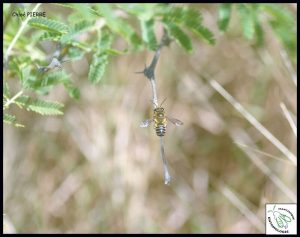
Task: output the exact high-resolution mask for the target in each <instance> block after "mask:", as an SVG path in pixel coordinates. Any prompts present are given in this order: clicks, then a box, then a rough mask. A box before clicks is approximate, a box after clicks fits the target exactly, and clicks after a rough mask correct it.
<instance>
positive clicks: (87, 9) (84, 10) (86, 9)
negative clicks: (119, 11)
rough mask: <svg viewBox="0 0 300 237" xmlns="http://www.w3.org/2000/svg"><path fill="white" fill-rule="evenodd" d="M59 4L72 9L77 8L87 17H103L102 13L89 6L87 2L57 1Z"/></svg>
mask: <svg viewBox="0 0 300 237" xmlns="http://www.w3.org/2000/svg"><path fill="white" fill-rule="evenodd" d="M55 4H57V5H60V6H63V7H68V8H72V9H76V10H77V11H78V12H79V13H80V14H81V15H82V16H84V17H86V18H90V17H91V16H96V17H101V16H102V15H101V14H100V13H99V12H98V11H96V10H95V9H93V8H92V7H89V6H87V4H86V3H85V4H82V3H80V4H79V3H55Z"/></svg>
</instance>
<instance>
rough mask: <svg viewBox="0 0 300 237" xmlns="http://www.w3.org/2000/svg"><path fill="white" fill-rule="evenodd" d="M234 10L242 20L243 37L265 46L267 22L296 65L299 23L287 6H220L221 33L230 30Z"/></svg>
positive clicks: (219, 21)
mask: <svg viewBox="0 0 300 237" xmlns="http://www.w3.org/2000/svg"><path fill="white" fill-rule="evenodd" d="M234 9H235V10H236V11H237V13H238V16H239V18H240V24H241V29H242V32H243V36H244V37H245V38H246V39H247V40H253V39H255V41H256V42H255V44H256V45H257V46H262V45H263V44H264V30H263V27H262V25H263V22H264V21H267V22H268V23H269V25H270V27H271V29H272V30H273V32H274V34H275V36H277V38H278V39H279V40H280V41H281V43H282V44H283V46H284V48H285V49H286V50H287V52H288V54H289V55H290V56H291V59H292V61H293V62H294V63H296V60H297V58H296V51H297V41H296V40H297V36H296V35H297V34H296V33H297V31H296V30H297V21H296V18H295V17H293V16H292V14H291V12H290V10H289V9H287V8H286V6H284V5H282V4H229V3H224V4H220V6H219V18H218V26H219V29H220V30H221V31H223V32H224V31H227V30H228V27H229V23H230V19H231V15H232V11H233V10H234Z"/></svg>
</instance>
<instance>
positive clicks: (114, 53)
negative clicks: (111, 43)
mask: <svg viewBox="0 0 300 237" xmlns="http://www.w3.org/2000/svg"><path fill="white" fill-rule="evenodd" d="M105 53H107V54H109V55H114V56H116V55H124V54H126V53H128V49H125V50H122V51H120V50H117V49H112V48H108V49H106V50H105Z"/></svg>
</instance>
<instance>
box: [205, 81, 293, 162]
mask: <svg viewBox="0 0 300 237" xmlns="http://www.w3.org/2000/svg"><path fill="white" fill-rule="evenodd" d="M202 78H203V77H202ZM203 79H205V80H207V79H206V78H203ZM209 83H210V84H211V86H212V87H213V88H214V89H215V90H216V91H218V92H219V93H220V94H221V95H222V96H223V97H224V98H225V99H226V100H227V101H228V102H229V103H230V104H231V105H232V106H233V107H234V108H235V109H236V110H237V111H239V112H240V113H241V114H242V115H243V116H244V117H245V118H246V119H247V120H248V121H249V122H250V123H251V124H252V125H253V126H254V127H255V128H256V129H257V130H258V131H259V132H260V133H261V134H262V135H264V136H265V137H266V138H267V139H268V140H269V141H270V142H271V143H272V144H273V145H274V146H276V147H277V148H278V149H279V150H280V151H281V152H282V153H283V154H284V155H285V156H286V157H287V158H288V159H290V160H291V161H292V162H293V163H294V164H295V165H297V158H296V156H295V155H294V154H293V153H292V152H290V150H289V149H288V148H286V146H285V145H283V144H282V143H281V142H280V141H279V140H278V139H277V138H276V137H275V136H274V135H273V134H272V133H270V132H269V130H267V129H266V128H265V127H264V126H263V125H262V124H261V123H260V122H258V121H257V119H256V118H255V117H254V116H253V115H251V114H250V113H249V112H248V111H247V110H246V109H244V107H243V106H242V105H241V104H240V103H239V102H237V100H236V99H234V98H233V97H232V96H231V95H230V94H229V93H228V92H227V91H226V90H225V89H224V88H223V87H222V86H221V85H220V84H219V83H218V82H216V81H215V80H210V81H209Z"/></svg>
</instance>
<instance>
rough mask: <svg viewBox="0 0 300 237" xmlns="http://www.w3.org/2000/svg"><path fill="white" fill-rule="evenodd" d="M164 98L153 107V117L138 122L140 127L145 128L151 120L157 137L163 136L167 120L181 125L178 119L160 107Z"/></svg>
mask: <svg viewBox="0 0 300 237" xmlns="http://www.w3.org/2000/svg"><path fill="white" fill-rule="evenodd" d="M165 100H166V99H165ZM165 100H164V101H163V102H162V103H161V105H160V106H158V107H156V108H155V109H154V114H153V118H151V119H146V120H145V121H143V122H142V123H141V124H140V127H141V128H146V127H149V125H150V124H151V123H152V122H154V129H155V132H156V135H157V136H159V137H163V136H164V135H165V133H166V129H167V123H168V121H170V122H171V123H173V124H174V125H176V126H181V125H183V122H181V121H180V120H178V119H175V118H172V117H169V116H166V115H165V109H164V108H163V107H162V104H163V103H164V102H165Z"/></svg>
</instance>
